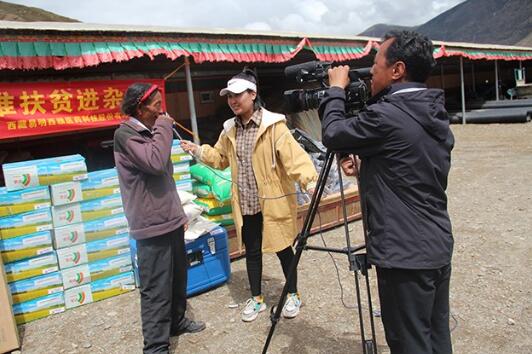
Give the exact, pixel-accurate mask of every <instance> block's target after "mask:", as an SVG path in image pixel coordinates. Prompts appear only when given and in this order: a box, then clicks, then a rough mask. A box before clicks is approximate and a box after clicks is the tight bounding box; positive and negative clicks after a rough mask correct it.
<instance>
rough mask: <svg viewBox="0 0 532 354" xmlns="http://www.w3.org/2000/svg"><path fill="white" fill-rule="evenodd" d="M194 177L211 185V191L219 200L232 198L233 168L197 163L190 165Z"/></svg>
mask: <svg viewBox="0 0 532 354" xmlns="http://www.w3.org/2000/svg"><path fill="white" fill-rule="evenodd" d="M190 173H191V174H192V178H194V179H195V180H197V181H200V182H201V183H204V184H207V185H208V186H210V187H211V192H212V194H213V196H214V198H216V199H217V200H219V201H221V202H225V201H227V200H229V199H231V184H232V182H231V168H230V167H228V168H226V169H225V170H223V171H221V170H216V169H214V168H211V167H208V166H205V165H204V164H201V163H197V164H195V165H193V166H190Z"/></svg>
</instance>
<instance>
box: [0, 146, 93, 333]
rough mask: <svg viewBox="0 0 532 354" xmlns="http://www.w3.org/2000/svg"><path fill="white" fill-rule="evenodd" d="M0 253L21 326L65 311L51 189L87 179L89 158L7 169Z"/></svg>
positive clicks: (7, 166)
mask: <svg viewBox="0 0 532 354" xmlns="http://www.w3.org/2000/svg"><path fill="white" fill-rule="evenodd" d="M3 170H4V178H5V182H6V187H5V189H2V191H1V192H0V195H1V197H0V200H1V201H0V205H1V209H0V210H1V214H0V216H2V218H0V238H1V240H0V251H1V255H2V260H3V262H4V263H5V270H6V276H5V278H6V281H7V282H8V288H9V290H10V293H11V295H12V302H13V313H14V315H15V320H16V322H17V323H19V324H20V323H24V322H27V321H30V320H33V319H37V318H42V317H45V316H48V315H50V314H53V313H57V312H62V311H64V309H65V307H64V305H65V300H64V296H63V279H62V276H61V273H60V272H59V267H58V260H57V256H56V253H55V251H54V249H53V247H52V244H53V238H52V233H51V230H52V228H53V220H52V210H51V208H50V206H51V198H50V192H49V187H48V186H49V185H50V184H53V183H60V182H66V181H81V180H84V179H86V178H87V167H86V165H85V159H84V158H83V157H82V156H80V155H71V156H63V157H57V158H50V159H41V160H33V161H25V162H17V163H10V164H4V165H3Z"/></svg>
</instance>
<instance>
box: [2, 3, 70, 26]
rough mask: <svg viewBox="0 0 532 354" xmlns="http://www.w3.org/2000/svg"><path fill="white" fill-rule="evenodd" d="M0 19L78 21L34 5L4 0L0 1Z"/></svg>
mask: <svg viewBox="0 0 532 354" xmlns="http://www.w3.org/2000/svg"><path fill="white" fill-rule="evenodd" d="M0 21H20V22H37V21H39V22H80V21H78V20H74V19H72V18H68V17H64V16H59V15H56V14H54V13H53V12H49V11H45V10H41V9H39V8H36V7H29V6H23V5H18V4H12V3H10V2H5V1H0Z"/></svg>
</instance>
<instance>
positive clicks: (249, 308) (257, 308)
mask: <svg viewBox="0 0 532 354" xmlns="http://www.w3.org/2000/svg"><path fill="white" fill-rule="evenodd" d="M264 310H266V304H265V303H264V298H263V297H262V296H260V297H259V299H257V298H256V297H251V298H250V299H248V301H246V307H244V310H242V321H244V322H251V321H254V320H255V319H256V318H257V316H258V315H259V313H260V312H262V311H264Z"/></svg>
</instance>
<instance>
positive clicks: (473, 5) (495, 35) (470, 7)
mask: <svg viewBox="0 0 532 354" xmlns="http://www.w3.org/2000/svg"><path fill="white" fill-rule="evenodd" d="M379 26H382V27H383V28H385V27H397V26H393V25H379ZM373 27H375V26H373ZM373 27H370V28H368V29H367V30H366V31H368V30H370V29H372V28H373ZM366 31H364V32H362V33H361V35H366V34H365V33H366ZM416 31H418V32H420V33H423V34H425V35H426V36H428V37H429V38H430V39H433V40H442V41H449V42H471V43H489V44H507V45H520V46H532V35H531V33H532V1H530V0H467V1H464V2H463V3H460V4H458V5H456V6H455V7H453V8H451V9H449V10H447V11H445V12H444V13H442V14H440V15H438V16H436V17H434V18H433V19H431V20H429V21H428V22H426V23H424V24H422V25H420V26H417V29H416ZM383 35H384V32H382V33H378V32H375V34H374V36H376V37H382V36H383Z"/></svg>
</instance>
